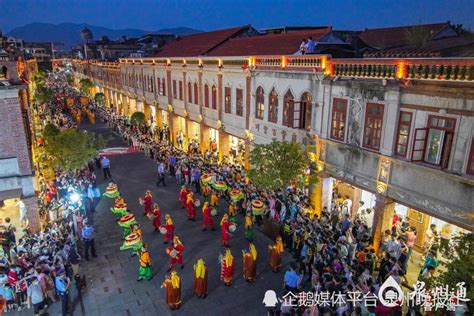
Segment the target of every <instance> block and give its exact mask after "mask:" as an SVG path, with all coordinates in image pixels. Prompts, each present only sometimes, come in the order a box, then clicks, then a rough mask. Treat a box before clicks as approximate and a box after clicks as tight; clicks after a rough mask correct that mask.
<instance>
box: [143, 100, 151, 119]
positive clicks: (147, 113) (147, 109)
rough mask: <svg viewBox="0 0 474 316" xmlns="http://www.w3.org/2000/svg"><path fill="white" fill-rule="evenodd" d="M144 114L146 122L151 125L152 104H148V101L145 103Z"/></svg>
mask: <svg viewBox="0 0 474 316" xmlns="http://www.w3.org/2000/svg"><path fill="white" fill-rule="evenodd" d="M143 108H144V109H143V114H145V120H146V121H147V122H148V123H150V122H151V109H150V104H148V103H147V102H146V101H143Z"/></svg>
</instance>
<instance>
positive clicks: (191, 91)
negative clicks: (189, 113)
mask: <svg viewBox="0 0 474 316" xmlns="http://www.w3.org/2000/svg"><path fill="white" fill-rule="evenodd" d="M188 102H189V103H193V90H192V89H191V82H188Z"/></svg>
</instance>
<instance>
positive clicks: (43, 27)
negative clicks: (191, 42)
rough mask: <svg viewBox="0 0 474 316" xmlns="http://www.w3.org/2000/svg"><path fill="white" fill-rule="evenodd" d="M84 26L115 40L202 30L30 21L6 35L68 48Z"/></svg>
mask: <svg viewBox="0 0 474 316" xmlns="http://www.w3.org/2000/svg"><path fill="white" fill-rule="evenodd" d="M84 27H87V28H88V29H90V30H91V31H92V34H93V35H94V39H95V40H97V39H100V38H101V37H102V36H108V37H109V39H111V40H115V39H119V38H121V37H122V36H126V37H140V36H142V35H143V34H145V33H173V34H176V35H188V34H193V33H199V32H202V31H199V30H195V29H191V28H188V27H177V28H168V29H161V30H158V31H144V30H138V29H121V30H113V29H109V28H106V27H101V26H95V25H89V24H85V23H82V24H75V23H61V24H50V23H30V24H27V25H24V26H21V27H17V28H14V29H13V30H11V31H10V32H8V34H7V35H8V36H13V37H16V38H21V39H23V40H25V41H27V42H56V43H64V46H65V48H70V47H73V46H75V45H77V44H78V43H80V42H81V34H80V32H81V30H82V29H83V28H84Z"/></svg>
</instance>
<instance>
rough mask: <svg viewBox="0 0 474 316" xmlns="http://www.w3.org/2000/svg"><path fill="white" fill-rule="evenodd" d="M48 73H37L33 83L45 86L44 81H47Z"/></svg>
mask: <svg viewBox="0 0 474 316" xmlns="http://www.w3.org/2000/svg"><path fill="white" fill-rule="evenodd" d="M46 76H47V75H46V73H45V72H44V71H37V72H36V73H35V75H34V76H33V81H34V83H35V84H36V85H40V84H41V85H44V80H45V79H46Z"/></svg>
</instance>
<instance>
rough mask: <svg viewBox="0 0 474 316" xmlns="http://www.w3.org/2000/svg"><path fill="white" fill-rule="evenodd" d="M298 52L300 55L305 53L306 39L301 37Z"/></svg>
mask: <svg viewBox="0 0 474 316" xmlns="http://www.w3.org/2000/svg"><path fill="white" fill-rule="evenodd" d="M300 52H301V55H305V54H306V40H305V39H303V40H302V41H301V44H300Z"/></svg>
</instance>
